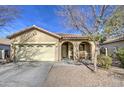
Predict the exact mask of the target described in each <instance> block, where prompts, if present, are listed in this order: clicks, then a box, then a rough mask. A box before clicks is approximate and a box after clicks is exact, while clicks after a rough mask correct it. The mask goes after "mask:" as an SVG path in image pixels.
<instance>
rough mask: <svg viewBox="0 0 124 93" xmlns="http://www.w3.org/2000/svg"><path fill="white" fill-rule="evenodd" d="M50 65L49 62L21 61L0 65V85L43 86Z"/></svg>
mask: <svg viewBox="0 0 124 93" xmlns="http://www.w3.org/2000/svg"><path fill="white" fill-rule="evenodd" d="M52 65H53V64H52V63H49V62H48V63H41V62H36V63H35V62H33V63H27V62H23V63H22V62H21V63H16V64H14V63H10V64H5V65H0V87H9V86H10V87H40V86H43V84H44V81H45V79H46V78H47V75H48V73H49V71H50V69H51V67H52Z"/></svg>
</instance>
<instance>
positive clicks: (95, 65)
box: [93, 43, 98, 72]
mask: <svg viewBox="0 0 124 93" xmlns="http://www.w3.org/2000/svg"><path fill="white" fill-rule="evenodd" d="M97 55H98V46H97V44H96V43H95V53H94V56H93V63H94V72H96V71H97Z"/></svg>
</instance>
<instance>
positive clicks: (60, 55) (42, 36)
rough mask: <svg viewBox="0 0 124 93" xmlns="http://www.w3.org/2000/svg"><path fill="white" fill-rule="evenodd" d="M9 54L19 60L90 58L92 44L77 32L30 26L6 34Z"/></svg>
mask: <svg viewBox="0 0 124 93" xmlns="http://www.w3.org/2000/svg"><path fill="white" fill-rule="evenodd" d="M8 38H9V39H10V40H11V42H12V44H11V49H12V52H11V55H12V57H13V58H16V60H19V61H54V62H57V61H61V60H62V59H72V60H77V59H78V58H84V59H92V58H93V57H92V55H93V53H94V44H93V42H92V41H90V40H89V38H88V37H86V36H81V35H79V34H56V33H52V32H49V31H47V30H44V29H42V28H39V27H37V26H32V27H29V28H26V29H24V30H21V31H19V32H17V33H14V34H13V35H11V36H8Z"/></svg>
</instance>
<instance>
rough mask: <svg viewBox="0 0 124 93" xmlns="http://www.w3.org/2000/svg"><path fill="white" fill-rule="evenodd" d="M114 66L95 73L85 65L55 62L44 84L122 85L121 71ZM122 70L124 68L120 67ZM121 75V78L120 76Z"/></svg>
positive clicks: (62, 85) (61, 85)
mask: <svg viewBox="0 0 124 93" xmlns="http://www.w3.org/2000/svg"><path fill="white" fill-rule="evenodd" d="M115 72H119V73H120V70H117V69H115V68H112V69H110V70H108V71H105V70H100V69H99V70H98V72H97V73H94V72H92V71H91V70H89V69H88V68H87V67H86V66H84V65H80V66H76V65H68V64H55V65H54V66H53V68H52V70H51V71H50V73H49V75H48V77H47V79H46V82H45V86H48V87H73V86H74V87H96V86H99V87H101V86H104V87H109V86H111V87H114V86H124V78H122V77H123V76H124V74H123V73H121V74H118V73H115ZM122 72H124V70H123V69H122ZM120 77H121V78H120Z"/></svg>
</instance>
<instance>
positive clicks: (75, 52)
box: [73, 42, 79, 60]
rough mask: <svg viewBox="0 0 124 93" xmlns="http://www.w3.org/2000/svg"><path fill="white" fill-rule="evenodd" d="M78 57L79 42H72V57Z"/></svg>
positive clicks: (76, 58) (75, 58)
mask: <svg viewBox="0 0 124 93" xmlns="http://www.w3.org/2000/svg"><path fill="white" fill-rule="evenodd" d="M78 57H79V44H78V43H77V42H74V43H73V58H74V60H78Z"/></svg>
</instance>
